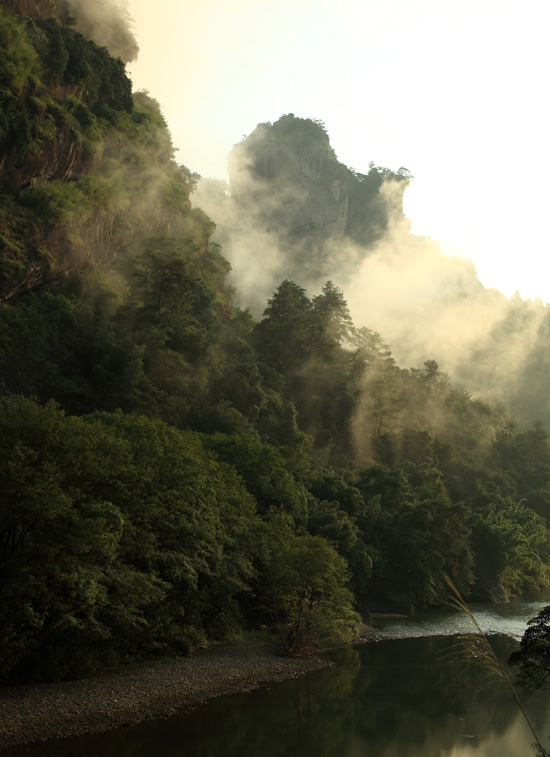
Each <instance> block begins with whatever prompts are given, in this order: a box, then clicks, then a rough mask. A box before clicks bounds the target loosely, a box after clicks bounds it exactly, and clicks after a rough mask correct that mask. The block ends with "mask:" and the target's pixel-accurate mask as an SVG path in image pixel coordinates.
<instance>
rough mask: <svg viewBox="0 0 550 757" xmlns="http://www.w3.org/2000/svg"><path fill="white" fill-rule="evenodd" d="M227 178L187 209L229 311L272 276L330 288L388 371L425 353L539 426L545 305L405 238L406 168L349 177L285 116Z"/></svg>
mask: <svg viewBox="0 0 550 757" xmlns="http://www.w3.org/2000/svg"><path fill="white" fill-rule="evenodd" d="M228 171H229V179H230V184H229V185H227V184H226V183H225V182H222V181H219V180H215V179H203V180H201V182H200V183H199V186H198V188H197V189H196V190H195V191H194V193H193V195H192V200H193V202H194V203H195V204H198V205H199V206H200V207H202V208H203V209H204V210H205V211H206V212H207V213H208V214H209V215H211V217H213V218H214V219H215V220H216V223H217V231H216V234H215V237H214V239H215V241H216V242H218V243H220V244H221V245H222V247H223V250H224V254H225V255H226V256H227V257H228V259H229V260H230V262H231V266H232V268H233V273H232V274H231V281H232V282H234V283H235V285H236V286H237V297H238V301H239V302H240V303H241V304H245V305H247V306H249V307H251V309H252V310H253V312H254V313H255V314H256V315H258V316H259V315H260V314H261V313H262V312H263V308H264V305H265V299H266V298H267V297H270V296H271V293H272V292H273V290H274V288H275V287H276V286H277V285H278V284H279V283H280V282H281V281H282V280H283V279H285V278H289V279H291V280H294V281H297V282H299V283H300V284H301V285H302V286H303V287H305V288H306V289H308V290H309V291H318V290H319V289H320V288H321V286H322V284H323V283H324V282H325V281H327V280H331V281H334V283H335V284H336V285H337V286H339V287H340V288H342V289H344V291H345V292H346V295H347V299H348V302H349V304H350V310H351V312H352V315H353V317H354V319H355V321H356V323H358V324H361V325H366V326H368V327H370V328H371V329H373V330H375V331H378V332H379V333H381V334H383V335H384V338H385V339H386V340H387V341H388V342H389V343H390V344H391V347H392V351H393V353H394V355H395V357H396V359H397V360H398V362H399V363H400V365H406V366H414V367H415V368H421V367H422V365H423V363H424V361H425V360H426V357H427V356H428V357H430V358H432V359H435V360H436V361H437V362H438V363H439V365H440V366H441V367H442V370H444V371H445V372H447V373H448V374H449V375H450V376H451V378H452V380H453V381H454V382H456V383H457V384H459V385H460V386H462V387H464V388H466V389H467V390H468V391H470V392H472V393H473V394H475V395H476V396H480V397H483V398H484V399H489V400H490V401H491V402H503V403H504V404H505V405H506V406H507V407H510V408H511V409H512V411H513V412H514V414H515V415H517V417H518V418H519V419H520V422H521V423H522V425H523V427H524V428H526V427H528V426H530V425H531V424H532V423H533V421H535V420H538V419H542V420H543V421H544V422H545V424H546V425H548V424H549V423H550V391H549V390H548V384H547V376H548V369H549V367H550V366H549V363H548V355H549V354H550V341H549V334H550V312H549V308H548V305H546V304H544V303H542V302H541V301H535V302H533V301H530V300H523V299H522V298H521V297H520V296H519V295H516V296H514V297H513V298H512V299H511V300H510V299H508V298H506V297H505V296H504V295H503V294H501V293H500V292H498V291H496V290H494V289H486V288H485V287H484V286H482V284H481V283H480V281H479V280H478V278H477V274H476V271H475V269H474V267H473V265H472V264H471V263H470V262H467V261H465V260H463V259H461V258H456V257H454V258H448V257H446V256H445V255H443V254H442V252H441V250H440V248H439V245H438V244H437V242H435V241H433V240H430V239H428V238H425V237H420V236H418V235H415V234H413V233H411V226H412V224H411V221H410V220H409V219H408V218H406V216H405V215H404V212H403V197H404V193H405V192H406V190H407V187H408V186H409V184H410V182H411V181H412V180H413V177H412V176H411V174H410V172H409V171H408V170H407V169H405V168H399V169H398V170H397V171H393V170H391V169H389V168H384V167H381V166H377V165H375V164H374V162H371V164H370V166H369V170H368V173H366V174H362V173H360V172H358V171H355V170H354V169H352V168H348V167H347V166H345V165H344V164H343V163H341V162H339V161H338V159H337V157H336V155H335V153H334V150H333V149H332V147H331V145H330V141H329V136H328V134H327V131H326V129H325V127H324V124H323V123H322V122H320V121H318V120H312V119H309V118H298V117H296V116H294V115H293V114H292V113H290V114H287V115H285V116H282V117H281V118H279V119H278V120H277V121H275V122H274V123H272V124H271V123H263V124H259V125H258V126H257V127H256V129H254V131H253V132H252V133H251V134H250V135H249V136H248V137H245V138H244V139H243V140H242V141H241V142H240V143H239V144H237V145H235V147H234V148H233V150H232V151H231V153H230V155H229V162H228ZM446 182H452V177H445V183H443V184H442V186H441V192H442V194H443V195H445V187H446ZM467 253H468V250H464V254H466V255H467ZM518 265H521V250H520V249H518Z"/></svg>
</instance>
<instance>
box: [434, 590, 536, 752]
mask: <svg viewBox="0 0 550 757" xmlns="http://www.w3.org/2000/svg"><path fill="white" fill-rule="evenodd" d="M445 581H446V583H447V585H448V586H449V588H450V589H451V591H452V592H453V595H454V596H451V597H450V600H449V605H451V607H454V608H455V609H457V610H458V611H459V612H461V613H462V614H463V615H466V616H467V617H468V618H469V619H470V620H471V622H472V623H473V625H474V626H475V628H476V632H475V633H472V634H464V635H461V636H459V637H458V641H457V643H456V644H455V645H454V651H453V652H451V653H450V654H449V655H446V657H448V658H449V657H455V658H456V657H467V659H468V660H472V659H473V660H474V661H475V663H476V664H477V665H480V666H481V667H482V668H484V669H485V670H487V671H488V672H489V673H490V674H491V675H492V676H494V678H495V679H497V678H498V679H501V680H504V681H506V684H507V685H508V688H509V689H510V691H511V692H512V696H513V697H514V699H515V701H516V702H517V705H518V707H519V708H520V710H521V712H522V715H523V717H524V718H525V722H526V723H527V725H528V726H529V729H530V731H531V733H532V734H533V736H534V738H535V741H536V744H533V747H534V748H535V750H536V751H537V753H538V754H539V755H540V757H550V755H549V753H548V752H547V751H546V750H545V749H544V747H543V746H542V744H541V743H540V739H539V737H538V736H537V733H536V731H535V729H534V727H533V724H532V723H531V721H530V719H529V716H528V715H527V712H526V711H525V708H524V706H523V704H522V702H521V700H520V698H519V696H518V695H517V693H516V691H515V689H514V687H513V686H512V682H511V681H510V678H509V677H508V674H507V673H506V671H505V670H504V667H503V665H502V663H501V662H500V660H499V659H498V657H497V656H496V654H495V652H494V650H493V648H492V646H491V644H490V643H489V640H488V639H487V636H486V634H485V633H484V632H483V631H482V630H481V626H480V625H479V623H478V622H477V620H476V617H475V615H474V614H473V612H472V611H471V610H470V608H469V607H468V605H467V604H466V602H465V601H464V599H463V598H462V595H461V594H460V592H459V590H458V589H457V588H456V586H455V585H454V583H453V582H452V581H451V579H450V578H449V576H445Z"/></svg>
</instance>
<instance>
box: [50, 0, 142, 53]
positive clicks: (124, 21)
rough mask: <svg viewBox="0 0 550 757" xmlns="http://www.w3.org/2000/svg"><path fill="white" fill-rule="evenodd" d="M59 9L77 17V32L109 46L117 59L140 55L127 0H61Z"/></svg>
mask: <svg viewBox="0 0 550 757" xmlns="http://www.w3.org/2000/svg"><path fill="white" fill-rule="evenodd" d="M57 9H58V10H57V12H58V13H59V15H61V16H64V15H65V16H70V17H72V18H74V19H75V20H76V24H75V28H76V29H77V31H79V32H80V33H81V34H83V35H84V36H85V37H89V38H90V39H92V40H93V41H94V42H95V43H96V44H97V45H100V46H102V47H106V48H107V50H108V51H109V52H110V54H111V55H112V56H113V57H114V58H120V59H121V60H122V61H123V62H124V63H128V62H130V61H132V60H135V59H136V58H137V56H138V53H139V47H138V44H137V41H136V38H135V36H134V33H133V31H132V20H131V17H130V14H129V11H128V3H127V2H126V0H93V2H90V0H61V2H58V3H57Z"/></svg>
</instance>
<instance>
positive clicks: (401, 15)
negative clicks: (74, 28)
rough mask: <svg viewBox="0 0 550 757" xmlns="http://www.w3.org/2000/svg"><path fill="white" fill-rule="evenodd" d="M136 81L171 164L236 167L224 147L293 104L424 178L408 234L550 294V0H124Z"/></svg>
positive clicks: (349, 149) (377, 157)
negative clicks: (153, 107)
mask: <svg viewBox="0 0 550 757" xmlns="http://www.w3.org/2000/svg"><path fill="white" fill-rule="evenodd" d="M128 8H129V11H130V14H131V16H132V17H133V19H134V22H135V23H134V31H135V33H136V36H137V39H138V43H139V45H140V50H141V51H140V56H139V58H138V60H137V61H135V62H133V63H130V64H129V66H128V70H129V72H130V75H131V78H132V80H133V82H134V87H135V88H136V89H143V88H144V89H148V90H149V92H150V94H151V95H152V96H153V97H155V98H156V99H157V100H158V101H159V102H160V104H161V106H162V109H163V112H164V115H165V117H166V119H167V121H168V124H169V127H170V130H171V132H172V136H173V140H174V144H175V145H176V147H178V148H179V152H178V153H177V160H178V162H181V163H184V164H185V165H187V166H188V167H189V168H191V169H192V170H194V171H198V172H199V173H200V174H201V175H203V176H214V177H217V178H227V176H226V156H227V153H228V152H229V150H230V149H231V147H232V146H233V145H234V144H235V143H236V142H238V141H240V139H241V138H242V137H243V136H244V135H247V134H249V133H250V132H251V131H252V129H253V128H254V127H255V126H256V124H257V123H259V122H261V121H275V120H277V118H279V116H281V115H283V114H284V113H294V114H295V115H296V116H301V117H304V118H307V117H311V118H320V119H322V120H323V121H324V122H325V124H326V127H327V130H328V133H329V136H330V139H331V143H332V146H333V147H334V149H335V151H336V154H337V156H338V158H339V159H340V160H341V161H342V162H344V163H345V164H347V165H348V166H351V167H353V168H355V170H357V171H360V172H365V173H366V172H367V171H368V164H369V162H370V161H371V160H372V161H374V162H375V163H376V164H377V165H383V166H387V167H388V168H392V169H394V170H396V169H398V168H399V167H400V166H405V167H406V168H408V169H409V170H410V171H411V172H412V173H413V175H414V176H415V179H414V181H413V183H412V185H411V187H410V188H409V189H408V190H407V193H406V195H405V212H406V214H407V216H408V217H409V218H410V219H411V220H412V221H413V223H414V226H413V231H414V232H415V233H418V234H421V235H423V236H429V237H431V238H432V239H437V240H438V241H439V242H440V243H441V245H442V249H443V251H444V252H445V253H446V254H450V255H451V254H453V255H460V256H461V257H464V258H470V259H471V260H472V261H473V262H474V264H475V266H476V268H477V271H478V275H479V278H480V279H481V281H482V282H483V283H484V284H485V286H488V287H492V286H494V287H496V288H498V289H500V290H501V291H502V292H504V293H505V294H507V295H509V296H510V295H512V294H513V293H514V292H515V291H516V290H519V292H520V293H521V295H522V296H523V297H525V298H532V299H535V298H538V297H540V298H542V299H543V300H545V301H550V255H549V253H550V242H549V239H548V235H547V228H546V227H547V224H548V220H547V219H548V200H549V197H550V189H549V184H548V182H549V178H550V148H549V140H550V136H549V135H550V106H548V103H547V99H548V97H547V90H548V74H549V72H550V45H549V44H548V41H547V31H548V22H549V21H550V6H548V4H547V3H546V2H543V0H498V1H497V0H278V2H277V3H274V2H273V0H269V2H268V0H197V1H195V2H189V0H187V2H185V1H184V2H182V0H158V2H156V3H155V2H151V0H129V3H128Z"/></svg>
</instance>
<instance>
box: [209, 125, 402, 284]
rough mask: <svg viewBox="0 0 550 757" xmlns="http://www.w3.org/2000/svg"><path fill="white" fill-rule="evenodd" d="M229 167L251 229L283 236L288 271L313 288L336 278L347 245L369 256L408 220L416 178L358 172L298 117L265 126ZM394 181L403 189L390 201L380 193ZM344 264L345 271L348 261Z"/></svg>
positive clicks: (319, 130) (317, 128)
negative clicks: (407, 201)
mask: <svg viewBox="0 0 550 757" xmlns="http://www.w3.org/2000/svg"><path fill="white" fill-rule="evenodd" d="M228 168H229V177H230V184H231V197H232V202H233V203H234V204H235V206H236V208H237V209H238V212H239V213H240V214H241V215H242V218H243V219H245V220H246V221H247V222H248V224H249V226H250V227H251V228H255V229H261V230H262V231H265V232H267V233H269V234H271V235H274V236H275V237H276V238H277V240H278V248H279V251H280V255H281V262H282V265H281V272H283V271H284V274H285V275H286V276H288V275H290V277H291V278H294V279H295V280H297V281H303V282H308V283H314V284H317V283H319V282H322V281H323V280H326V278H330V277H331V275H332V273H333V271H334V269H335V265H334V263H335V262H336V261H335V260H334V255H335V254H337V253H335V250H338V249H339V248H343V247H345V246H346V245H345V242H346V240H351V241H353V242H357V243H358V244H360V245H362V246H363V247H364V250H363V253H362V254H368V247H369V246H371V245H372V244H374V243H375V242H376V241H377V240H378V239H379V238H380V237H381V235H382V234H383V233H384V231H385V229H386V227H387V225H388V222H389V220H390V217H392V216H395V215H396V216H402V215H403V202H402V197H403V192H404V190H405V187H406V186H407V183H408V178H409V177H408V174H406V173H397V174H396V173H393V172H391V171H388V170H387V169H378V168H374V167H372V168H371V171H370V172H369V174H368V175H365V176H363V175H361V174H356V173H354V172H353V171H351V170H350V169H349V168H347V167H346V166H345V165H344V164H342V163H340V162H339V161H338V159H337V158H336V155H335V154H334V151H333V149H332V147H331V146H330V142H329V139H328V135H327V133H326V131H325V129H324V126H323V124H321V123H320V122H317V121H312V120H311V119H302V118H296V117H295V116H294V115H292V114H289V115H286V116H282V117H281V118H280V119H279V120H278V121H277V122H275V123H274V124H260V125H259V126H258V127H257V128H256V129H255V130H254V132H253V133H252V134H251V135H250V136H249V137H247V138H246V139H245V140H243V141H242V142H240V143H239V144H238V145H236V146H235V147H234V148H233V150H232V152H231V153H230V156H229V166H228ZM390 182H392V183H393V184H395V186H396V187H397V188H398V190H397V191H394V192H392V193H391V200H390V199H389V198H390V195H389V194H388V193H384V192H381V188H382V186H383V185H384V184H386V183H390ZM214 217H216V216H215V215H214ZM344 258H345V254H344ZM355 262H357V261H355ZM338 267H339V270H340V271H345V268H346V260H345V259H339V260H338Z"/></svg>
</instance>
